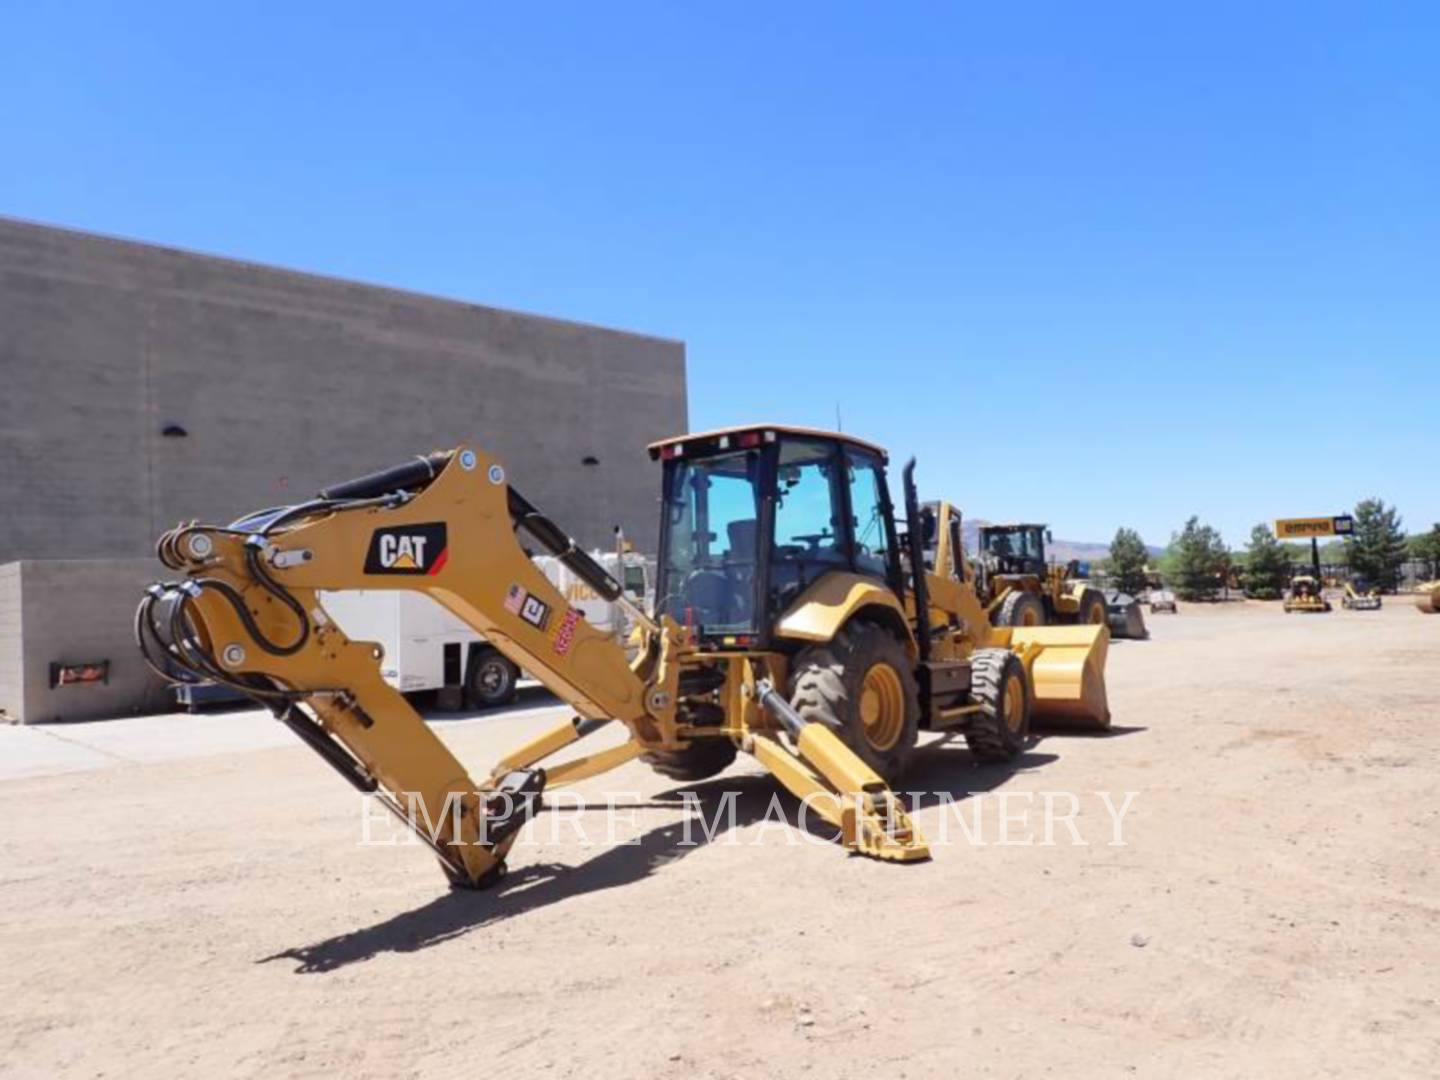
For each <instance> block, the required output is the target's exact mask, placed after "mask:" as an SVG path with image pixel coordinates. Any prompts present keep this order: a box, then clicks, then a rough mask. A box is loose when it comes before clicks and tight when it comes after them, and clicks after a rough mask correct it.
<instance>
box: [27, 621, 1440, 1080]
mask: <svg viewBox="0 0 1440 1080" xmlns="http://www.w3.org/2000/svg"><path fill="white" fill-rule="evenodd" d="M1150 621H1151V625H1152V628H1153V632H1154V633H1153V638H1152V639H1151V640H1150V641H1148V642H1138V643H1128V642H1117V643H1115V644H1114V645H1113V646H1112V648H1111V654H1110V665H1109V684H1110V696H1111V703H1112V707H1113V710H1114V714H1115V718H1116V724H1117V727H1116V730H1115V731H1114V733H1113V734H1111V735H1110V736H1108V737H1083V736H1073V735H1071V736H1061V735H1055V736H1047V737H1044V738H1041V739H1039V740H1038V741H1037V742H1036V744H1035V746H1034V747H1033V748H1032V749H1031V750H1030V751H1029V752H1028V753H1027V754H1026V755H1025V756H1024V758H1023V759H1022V760H1021V762H1020V764H1019V768H1018V769H1016V770H1013V771H1012V770H1004V769H999V768H979V767H976V766H974V765H973V764H972V762H971V760H970V758H969V755H968V754H967V752H966V751H965V750H964V749H963V746H941V747H935V748H932V749H929V750H927V751H926V753H925V754H924V756H923V758H922V761H921V764H920V766H919V767H918V768H917V769H916V771H915V774H914V775H913V776H912V777H911V779H910V783H909V784H908V785H907V786H908V787H910V788H912V789H915V790H917V791H921V792H923V794H921V795H919V796H918V797H917V798H918V806H919V808H918V810H917V812H916V815H915V816H916V820H917V821H918V823H919V825H920V826H921V828H922V829H923V830H924V831H925V832H926V833H927V834H928V835H929V836H930V837H931V838H932V841H933V840H935V839H936V838H937V837H939V836H941V835H942V834H946V835H948V838H949V842H948V843H945V844H941V843H936V845H935V858H934V860H933V861H931V862H929V863H926V864H923V865H915V866H894V865H883V864H879V863H875V862H870V861H866V860H863V859H859V858H847V857H845V856H844V855H842V854H841V852H840V851H839V850H838V849H836V848H833V847H828V846H825V845H823V844H820V843H816V842H813V841H808V840H804V839H801V837H800V834H799V832H798V831H797V830H796V829H794V828H792V827H790V826H788V825H780V824H777V823H776V822H775V821H774V820H773V819H771V818H768V817H767V811H768V810H769V800H770V793H771V790H772V788H771V786H770V784H769V782H768V781H767V780H766V779H765V778H764V777H763V776H760V775H758V774H756V772H755V770H754V769H753V768H750V767H746V766H741V765H737V766H736V767H735V768H734V769H733V770H732V771H731V773H729V774H727V776H726V777H725V778H724V780H723V782H721V781H712V782H709V783H707V784H704V785H700V786H699V787H698V788H697V789H696V790H697V793H698V794H699V795H700V796H701V798H702V802H701V806H702V808H705V809H707V811H708V812H714V811H715V810H716V809H723V803H722V801H721V800H722V791H723V789H725V788H731V789H734V790H736V791H738V792H739V797H738V799H737V800H736V802H735V806H736V822H735V826H734V827H733V828H730V827H725V825H724V824H723V821H722V825H721V827H720V828H719V829H717V831H716V832H715V834H714V836H713V838H712V839H710V840H709V842H704V843H695V844H690V845H687V844H685V843H684V840H685V827H684V822H685V818H686V815H685V810H684V806H683V804H682V803H681V802H680V801H679V799H678V796H677V795H676V794H675V793H674V789H673V785H671V784H670V783H668V782H667V781H665V780H663V779H662V778H660V777H658V776H657V775H655V774H653V773H651V772H650V771H649V770H648V769H646V768H645V767H643V766H641V765H639V764H635V765H632V766H627V767H626V768H624V769H622V770H620V771H618V772H616V773H614V774H611V776H610V777H607V778H604V780H603V781H597V782H592V783H590V784H588V785H586V786H585V787H584V788H583V789H582V790H583V791H585V792H586V793H587V794H588V795H589V796H590V797H591V798H595V799H603V798H604V793H605V792H606V791H607V790H609V791H614V792H622V793H625V792H628V793H631V794H630V795H628V796H625V798H627V799H629V800H630V801H632V802H638V803H639V806H638V807H637V808H634V809H633V810H631V811H627V812H626V813H625V814H622V815H619V817H620V819H621V823H620V825H618V826H617V828H616V832H617V835H618V836H619V837H620V838H622V839H632V840H635V841H636V842H635V843H627V844H614V845H611V844H606V843H605V842H604V832H605V825H604V822H605V820H606V815H604V814H603V813H601V812H600V811H598V810H591V811H588V812H585V813H577V812H568V813H566V814H564V815H560V814H557V815H554V816H553V817H551V818H550V819H544V818H542V819H541V820H540V821H537V822H536V823H532V825H531V826H529V827H528V828H529V830H530V831H529V833H528V834H527V836H526V837H525V838H523V840H522V843H521V845H520V846H518V847H517V849H516V852H515V853H514V856H513V857H512V860H511V861H512V866H513V872H512V874H511V875H510V877H509V878H508V879H507V880H506V882H505V883H504V884H503V885H502V886H500V887H499V888H497V889H495V890H492V891H489V892H484V893H452V892H449V891H447V889H446V888H445V886H444V882H443V879H442V878H441V876H440V873H439V871H438V869H437V868H436V866H435V865H434V861H433V858H432V857H431V856H430V855H429V854H428V853H427V852H426V851H425V850H424V849H423V848H419V847H408V846H406V847H391V846H373V845H372V846H362V845H360V843H359V840H360V837H361V808H360V804H359V799H358V796H356V795H355V794H354V793H353V792H352V791H351V790H350V789H349V788H348V787H347V786H346V785H345V784H343V783H342V782H341V781H339V780H338V779H337V778H336V777H334V776H333V775H332V774H331V773H330V772H328V770H327V769H326V768H325V767H324V766H323V765H322V764H321V763H320V762H319V761H318V760H317V759H316V758H314V757H313V756H312V755H311V754H310V753H309V752H307V751H305V750H304V749H301V748H300V747H298V746H295V747H288V746H287V747H284V748H281V749H260V750H254V751H251V752H236V751H233V750H231V751H229V752H226V753H222V754H217V755H213V756H206V757H200V758H193V759H190V760H184V761H169V762H160V763H152V764H118V765H112V766H111V767H106V768H103V769H96V770H93V771H87V772H76V773H70V774H67V775H57V776H48V777H40V778H29V779H18V780H13V781H10V782H7V783H3V784H0V822H3V824H0V858H3V862H0V889H3V891H0V897H3V908H0V1074H3V1075H5V1076H15V1077H28V1076H47V1077H48V1076H116V1075H121V1076H131V1075H133V1076H146V1077H152V1076H156V1075H161V1076H195V1075H202V1074H209V1075H221V1074H224V1075H241V1076H251V1075H256V1076H258V1075H266V1076H277V1075H278V1076H322V1075H323V1076H385V1077H406V1076H458V1075H486V1074H489V1075H496V1076H502V1075H503V1076H512V1077H534V1076H555V1077H585V1078H592V1077H593V1078H605V1077H624V1078H627V1080H630V1078H635V1077H676V1078H679V1077H686V1078H689V1077H707V1078H708V1077H717V1078H731V1077H781V1076H783V1077H804V1076H814V1077H826V1078H834V1077H862V1076H865V1077H869V1076H876V1075H883V1076H887V1077H930V1076H941V1075H945V1076H954V1075H957V1074H958V1075H982V1076H1038V1075H1047V1074H1048V1075H1054V1076H1065V1077H1074V1076H1092V1075H1093V1076H1116V1075H1120V1076H1124V1075H1140V1076H1160V1077H1166V1076H1175V1077H1194V1076H1202V1075H1203V1076H1239V1075H1248V1076H1259V1075H1266V1076H1297V1077H1299V1076H1306V1077H1309V1076H1316V1075H1320V1076H1350V1075H1356V1074H1361V1075H1364V1074H1369V1075H1382V1076H1386V1077H1396V1076H1417V1077H1418V1076H1426V1077H1430V1076H1435V1075H1437V1073H1440V976H1437V974H1436V960H1437V958H1440V894H1437V884H1440V881H1437V876H1440V863H1437V860H1436V854H1437V835H1440V788H1437V784H1436V780H1435V777H1436V774H1437V768H1440V708H1437V703H1440V678H1437V676H1440V617H1434V616H1428V617H1427V616H1423V615H1421V614H1420V613H1418V612H1417V611H1415V610H1414V608H1413V607H1410V606H1408V605H1407V604H1404V603H1401V602H1398V601H1395V602H1391V603H1389V604H1388V605H1387V606H1386V608H1385V609H1384V610H1383V611H1381V612H1378V613H1355V612H1347V611H1341V610H1337V611H1335V612H1334V613H1333V614H1330V615H1326V616H1300V615H1292V616H1286V615H1283V614H1281V613H1280V611H1279V609H1278V605H1256V604H1228V605H1218V606H1215V607H1210V608H1201V607H1196V606H1189V605H1182V610H1181V612H1180V614H1179V615H1178V616H1163V615H1160V616H1153V617H1152V618H1151V620H1150ZM557 715H558V714H557ZM120 723H123V721H121V722H120ZM436 726H437V729H438V730H440V731H441V733H442V735H443V736H444V737H445V738H446V739H447V740H448V741H450V742H451V743H452V745H453V746H454V747H455V748H456V749H457V751H458V752H459V753H460V754H461V756H462V758H463V759H464V760H466V761H468V762H470V763H472V765H473V766H474V768H475V769H476V771H479V770H480V769H481V767H482V766H485V765H488V763H489V762H490V761H492V760H493V759H494V758H495V757H496V756H497V755H498V754H499V752H500V751H502V750H503V749H505V748H507V747H508V746H510V745H512V744H513V743H515V742H517V741H519V740H520V739H521V738H523V737H524V736H525V735H526V734H527V733H528V732H533V731H535V730H536V729H537V725H536V723H535V719H534V717H533V716H532V717H530V718H528V719H524V718H520V717H518V716H515V715H510V716H499V717H495V718H492V719H486V720H480V721H474V722H467V723H454V724H448V725H447V724H446V723H444V722H439V723H437V725H436ZM1046 792H1052V793H1070V794H1072V795H1073V796H1074V798H1075V800H1076V803H1077V804H1078V806H1079V814H1078V816H1077V817H1076V818H1075V819H1074V824H1075V832H1076V834H1078V835H1079V837H1080V838H1081V839H1083V840H1085V841H1086V842H1087V843H1086V845H1085V846H1079V845H1077V844H1075V843H1073V842H1072V841H1073V839H1074V836H1072V834H1071V833H1070V832H1069V830H1068V828H1066V827H1064V826H1063V825H1061V826H1060V827H1058V828H1057V829H1056V835H1055V836H1054V837H1053V838H1054V843H1053V844H1052V845H1050V846H1046V845H1044V843H1043V840H1044V829H1043V822H1042V814H1041V808H1042V807H1043V805H1044V804H1045V801H1046V799H1045V797H1044V795H1043V793H1046ZM1101 792H1106V793H1111V799H1112V804H1113V805H1115V806H1116V807H1118V806H1120V805H1122V804H1123V802H1124V799H1125V793H1126V792H1134V793H1135V794H1134V796H1133V799H1132V800H1131V803H1130V806H1129V810H1128V812H1127V813H1126V814H1125V815H1124V816H1123V818H1122V819H1121V833H1122V844H1121V845H1119V846H1112V844H1111V841H1112V840H1113V839H1114V825H1113V821H1112V815H1111V814H1110V813H1109V812H1108V811H1107V810H1106V807H1105V803H1104V801H1103V799H1102V797H1101V796H1100V794H1099V793H1101ZM1001 795H1006V796H1008V798H1007V799H1006V801H1005V806H1003V807H1002V806H1001V805H1000V796H1001ZM1050 799H1051V800H1052V802H1054V803H1056V804H1057V805H1060V806H1062V807H1063V806H1066V805H1069V804H1068V800H1067V797H1066V796H1064V795H1063V794H1056V795H1052V796H1050ZM784 812H785V813H786V814H788V815H792V816H793V814H794V812H795V806H794V805H793V804H791V803H788V802H787V803H785V804H784ZM1002 813H1003V814H1004V815H1006V816H1008V818H1009V821H1008V824H1007V825H1006V828H1007V833H1006V835H1007V837H1008V838H1009V839H1011V840H1018V841H1024V840H1026V839H1029V840H1031V841H1032V843H1029V844H1026V843H1023V842H1017V843H1011V844H1005V845H1001V844H999V843H997V842H996V841H997V839H999V830H1000V821H999V819H1000V817H1001V816H1002ZM612 820H613V819H612ZM961 820H964V821H966V822H968V823H970V825H971V827H972V831H975V832H978V838H979V839H981V840H984V841H985V843H984V844H983V845H981V844H971V843H968V842H966V840H965V836H964V834H963V833H962V832H961V831H960V829H959V827H958V825H959V822H960V821H961ZM382 824H383V823H382ZM581 828H583V829H584V830H585V832H586V836H587V837H588V843H587V842H584V841H582V839H581V837H580V835H579V830H580V829H581ZM387 831H388V830H385V829H379V828H377V829H376V830H374V832H375V834H384V833H386V832H387ZM552 833H554V834H555V835H554V836H552V835H551V834H552ZM691 838H692V839H695V840H702V841H703V840H704V839H705V836H704V833H703V831H702V830H700V829H692V830H691Z"/></svg>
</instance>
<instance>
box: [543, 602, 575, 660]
mask: <svg viewBox="0 0 1440 1080" xmlns="http://www.w3.org/2000/svg"><path fill="white" fill-rule="evenodd" d="M579 625H580V612H579V610H578V609H576V608H567V609H566V611H565V615H564V617H563V618H562V619H561V620H560V621H559V623H557V624H556V626H555V632H554V633H553V634H552V635H551V636H550V645H551V647H552V648H553V649H554V650H555V655H556V656H564V655H565V654H566V653H568V652H569V651H570V646H571V645H573V644H574V643H575V628H576V627H577V626H579Z"/></svg>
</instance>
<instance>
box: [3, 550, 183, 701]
mask: <svg viewBox="0 0 1440 1080" xmlns="http://www.w3.org/2000/svg"><path fill="white" fill-rule="evenodd" d="M163 572H164V568H163V567H161V565H160V564H159V563H158V562H156V561H155V560H154V559H74V560H71V559H47V560H43V561H38V562H36V561H30V560H25V561H21V562H14V563H8V564H6V565H4V566H0V658H3V663H4V664H5V665H6V666H11V665H13V667H14V669H17V675H18V678H17V677H12V678H10V679H5V677H4V676H3V675H0V710H3V711H4V713H5V714H6V716H7V718H9V719H12V720H18V721H20V722H21V723H26V724H37V723H46V722H50V721H55V720H94V719H100V718H104V717H112V716H128V715H134V714H136V713H140V712H146V711H154V710H156V709H162V708H168V707H169V706H170V703H171V698H170V695H169V692H168V691H167V690H166V689H165V686H164V684H163V683H162V682H161V681H160V680H159V679H158V678H156V677H155V676H154V675H153V674H152V673H151V671H150V669H149V668H148V667H146V666H145V663H144V661H143V660H141V659H140V653H139V651H138V650H137V649H136V648H135V645H134V641H133V638H132V636H131V631H130V625H131V618H132V617H133V616H134V614H135V607H136V605H137V604H138V603H139V601H140V593H141V590H142V589H143V588H144V587H145V586H146V585H148V584H150V583H151V582H152V581H154V580H156V578H158V577H160V576H161V575H162V574H163ZM17 599H18V601H19V603H18V605H16V604H15V603H14V601H15V600H17ZM17 607H18V611H17V610H16V609H17ZM12 614H13V616H14V618H13V621H11V616H12ZM12 634H13V636H12ZM17 639H18V641H17ZM17 643H18V645H19V647H18V648H15V647H13V646H14V645H15V644H17ZM101 660H108V661H110V678H109V682H108V683H103V684H100V683H85V684H80V685H74V686H59V687H53V688H52V687H51V686H50V665H51V664H52V663H59V664H87V663H95V662H97V661H101Z"/></svg>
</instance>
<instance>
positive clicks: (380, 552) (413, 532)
mask: <svg viewBox="0 0 1440 1080" xmlns="http://www.w3.org/2000/svg"><path fill="white" fill-rule="evenodd" d="M448 555H449V551H448V549H447V548H446V538H445V523H444V522H443V521H435V522H428V523H426V524H423V525H395V526H392V527H390V528H387V529H376V530H375V533H374V535H373V536H371V537H370V550H369V551H368V552H366V554H365V573H367V574H419V575H422V576H426V575H430V574H438V573H439V572H440V569H441V568H442V567H443V566H444V565H445V559H446V557H447V556H448Z"/></svg>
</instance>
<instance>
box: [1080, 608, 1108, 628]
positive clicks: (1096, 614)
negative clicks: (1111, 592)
mask: <svg viewBox="0 0 1440 1080" xmlns="http://www.w3.org/2000/svg"><path fill="white" fill-rule="evenodd" d="M1085 621H1086V622H1088V623H1089V624H1090V625H1092V626H1098V625H1100V624H1101V623H1103V622H1104V621H1105V605H1104V604H1091V605H1090V613H1089V618H1087V619H1086V620H1085Z"/></svg>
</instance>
